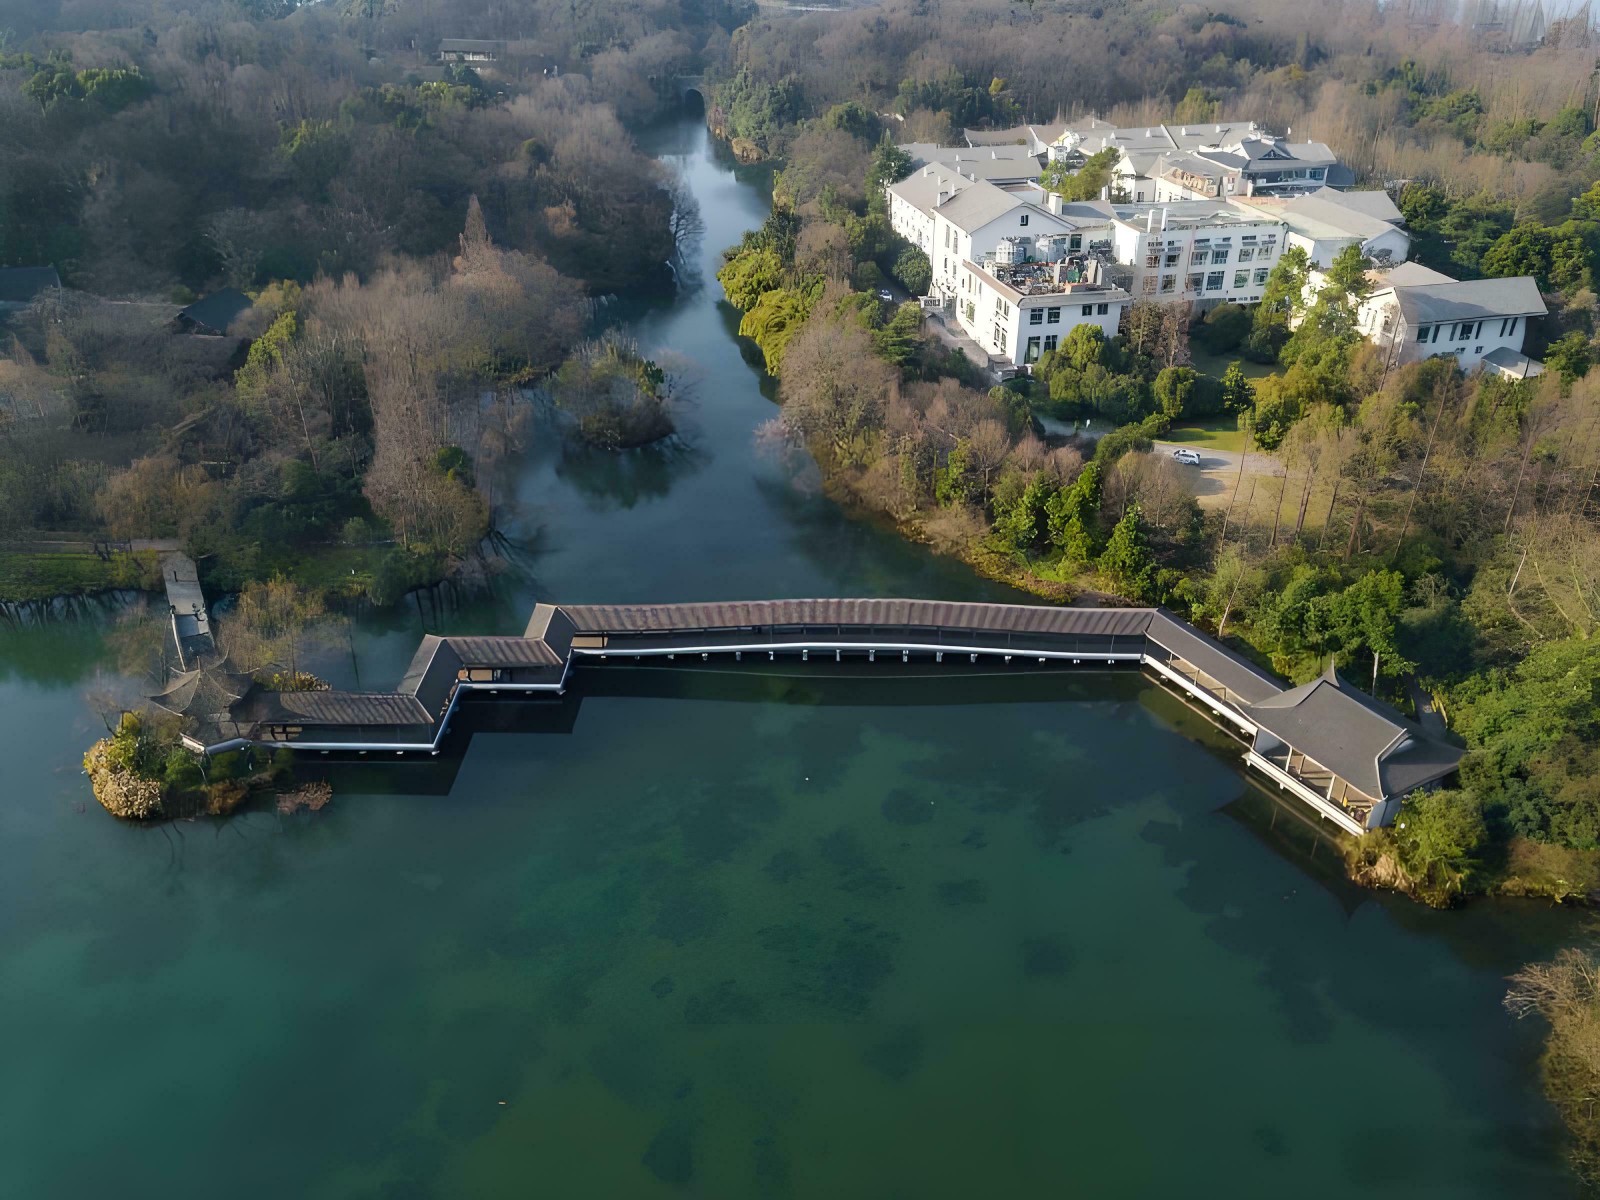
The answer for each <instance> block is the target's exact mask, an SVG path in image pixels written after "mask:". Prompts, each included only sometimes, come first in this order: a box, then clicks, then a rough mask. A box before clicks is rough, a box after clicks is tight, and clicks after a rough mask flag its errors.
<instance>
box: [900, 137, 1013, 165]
mask: <svg viewBox="0 0 1600 1200" xmlns="http://www.w3.org/2000/svg"><path fill="white" fill-rule="evenodd" d="M900 149H902V150H904V151H905V152H906V153H907V154H909V155H910V156H911V161H912V163H913V164H914V165H916V166H921V165H922V164H923V163H930V162H933V163H948V162H957V161H960V162H1014V163H1020V164H1022V165H1023V166H1029V165H1031V166H1033V167H1034V168H1035V169H1037V168H1038V166H1039V159H1038V156H1037V155H1035V154H1034V153H1033V151H1032V149H1031V148H1030V147H1028V146H1027V145H1025V144H1024V143H1022V142H1016V143H1011V142H1002V143H998V144H995V145H986V146H939V145H936V144H935V143H933V142H906V143H905V144H904V145H902V146H901V147H900Z"/></svg>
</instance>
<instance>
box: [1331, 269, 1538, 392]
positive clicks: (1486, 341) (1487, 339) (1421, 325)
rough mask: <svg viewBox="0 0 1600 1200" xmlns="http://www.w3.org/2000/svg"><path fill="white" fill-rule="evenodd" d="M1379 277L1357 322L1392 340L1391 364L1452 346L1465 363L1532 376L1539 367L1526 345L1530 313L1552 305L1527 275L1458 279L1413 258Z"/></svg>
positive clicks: (1379, 338) (1375, 337) (1378, 339)
mask: <svg viewBox="0 0 1600 1200" xmlns="http://www.w3.org/2000/svg"><path fill="white" fill-rule="evenodd" d="M1378 278H1379V284H1378V286H1376V287H1375V288H1374V289H1373V291H1372V292H1371V293H1370V294H1369V295H1368V296H1367V298H1366V299H1365V300H1364V301H1362V303H1361V307H1360V309H1359V310H1358V312H1357V314H1356V324H1357V327H1358V328H1359V329H1360V330H1361V332H1362V334H1363V336H1365V337H1366V338H1367V339H1368V340H1369V341H1372V342H1375V343H1376V344H1378V345H1380V346H1386V347H1388V348H1389V351H1390V362H1392V363H1393V364H1394V365H1396V366H1398V365H1400V364H1401V363H1408V362H1420V361H1422V360H1423V359H1426V358H1432V357H1434V356H1435V355H1438V354H1448V355H1451V356H1453V357H1454V358H1455V359H1456V360H1457V361H1458V362H1459V363H1460V364H1461V368H1462V370H1465V371H1471V370H1473V369H1474V368H1476V367H1479V366H1484V367H1486V368H1487V369H1489V370H1494V371H1498V372H1500V373H1501V374H1505V375H1509V376H1512V377H1513V378H1527V377H1530V376H1533V375H1537V374H1539V372H1540V370H1542V368H1540V367H1539V364H1537V363H1535V362H1533V361H1532V360H1531V359H1529V358H1527V357H1526V356H1524V355H1523V353H1522V345H1523V339H1524V338H1525V337H1526V336H1527V332H1528V321H1529V320H1530V319H1532V318H1534V317H1542V316H1544V315H1545V314H1546V313H1547V312H1548V311H1549V310H1548V309H1546V308H1545V304H1544V300H1543V299H1542V298H1541V297H1540V295H1539V285H1538V284H1537V283H1536V282H1535V281H1534V280H1533V279H1532V278H1531V277H1530V276H1527V275H1519V276H1516V277H1514V278H1511V279H1469V280H1463V281H1457V280H1453V279H1450V278H1449V277H1448V276H1444V275H1440V274H1439V272H1437V271H1430V270H1428V269H1427V268H1426V267H1419V266H1417V265H1416V264H1414V263H1408V264H1406V265H1404V266H1401V267H1398V268H1396V269H1395V270H1394V271H1390V272H1387V273H1386V274H1384V275H1382V276H1379V277H1378Z"/></svg>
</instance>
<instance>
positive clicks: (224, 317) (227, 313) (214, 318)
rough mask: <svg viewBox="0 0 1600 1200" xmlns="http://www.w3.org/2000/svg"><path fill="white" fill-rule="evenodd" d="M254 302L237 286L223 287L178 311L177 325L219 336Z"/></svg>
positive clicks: (193, 331)
mask: <svg viewBox="0 0 1600 1200" xmlns="http://www.w3.org/2000/svg"><path fill="white" fill-rule="evenodd" d="M254 303H255V301H254V300H252V299H250V297H249V296H246V295H245V294H244V293H243V292H241V291H240V290H239V289H238V288H223V289H222V290H221V291H220V292H212V293H211V295H209V296H205V297H203V298H201V299H199V300H196V301H195V302H194V303H193V304H191V305H189V307H188V308H185V309H182V310H181V311H180V312H179V313H178V325H179V326H180V327H181V328H183V329H184V330H185V331H187V332H189V333H203V334H210V335H212V336H215V337H221V336H222V335H223V334H225V333H227V332H228V326H230V325H232V324H233V323H234V322H235V321H237V320H238V319H239V318H240V317H241V316H243V315H244V314H245V313H246V312H248V311H249V309H250V307H251V306H252V305H253V304H254Z"/></svg>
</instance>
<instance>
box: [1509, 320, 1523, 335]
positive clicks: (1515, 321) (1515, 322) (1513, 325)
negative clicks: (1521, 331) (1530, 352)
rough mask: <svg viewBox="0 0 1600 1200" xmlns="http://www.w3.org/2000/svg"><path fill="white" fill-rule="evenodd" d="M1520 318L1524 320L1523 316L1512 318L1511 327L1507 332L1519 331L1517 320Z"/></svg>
mask: <svg viewBox="0 0 1600 1200" xmlns="http://www.w3.org/2000/svg"><path fill="white" fill-rule="evenodd" d="M1520 320H1522V318H1521V317H1512V318H1511V328H1510V329H1508V330H1506V332H1507V333H1515V332H1516V331H1517V322H1518V321H1520Z"/></svg>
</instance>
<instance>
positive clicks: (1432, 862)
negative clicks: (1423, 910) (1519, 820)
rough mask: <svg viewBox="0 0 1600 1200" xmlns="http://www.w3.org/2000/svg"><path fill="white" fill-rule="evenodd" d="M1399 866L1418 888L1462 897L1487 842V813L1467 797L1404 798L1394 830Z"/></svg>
mask: <svg viewBox="0 0 1600 1200" xmlns="http://www.w3.org/2000/svg"><path fill="white" fill-rule="evenodd" d="M1393 837H1394V842H1395V849H1396V850H1397V851H1398V852H1399V857H1400V865H1401V866H1403V867H1404V868H1405V869H1406V873H1407V874H1408V875H1410V876H1411V878H1412V879H1413V880H1415V881H1416V882H1417V883H1419V884H1421V885H1423V886H1424V887H1426V888H1428V889H1430V890H1434V891H1436V892H1438V893H1443V894H1449V893H1451V892H1454V893H1457V894H1459V893H1460V892H1461V891H1462V890H1463V887H1464V885H1465V883H1466V881H1467V879H1468V877H1469V876H1470V875H1471V873H1472V871H1473V869H1474V868H1475V867H1476V865H1477V856H1478V853H1479V851H1480V850H1481V849H1482V847H1483V844H1484V843H1485V842H1486V841H1488V838H1489V831H1488V828H1487V826H1486V825H1485V824H1484V820H1483V808H1482V806H1481V805H1480V804H1479V803H1478V802H1477V800H1476V799H1475V798H1474V797H1473V796H1471V795H1469V794H1466V793H1463V792H1456V791H1435V792H1417V793H1414V794H1413V795H1411V796H1408V797H1406V799H1405V801H1404V803H1403V804H1402V805H1401V806H1400V815H1399V817H1398V818H1397V819H1396V821H1395V824H1394V828H1393Z"/></svg>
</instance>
